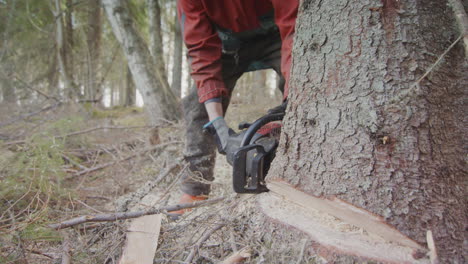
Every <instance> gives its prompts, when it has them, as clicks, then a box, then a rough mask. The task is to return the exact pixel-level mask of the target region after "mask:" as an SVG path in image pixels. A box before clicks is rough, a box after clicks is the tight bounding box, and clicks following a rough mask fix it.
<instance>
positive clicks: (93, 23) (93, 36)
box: [86, 0, 102, 100]
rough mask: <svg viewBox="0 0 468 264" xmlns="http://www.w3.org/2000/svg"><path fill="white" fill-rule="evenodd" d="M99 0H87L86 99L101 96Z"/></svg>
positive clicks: (94, 98)
mask: <svg viewBox="0 0 468 264" xmlns="http://www.w3.org/2000/svg"><path fill="white" fill-rule="evenodd" d="M101 27H102V22H101V0H89V1H88V32H87V34H86V42H87V44H88V56H89V59H88V62H89V64H88V79H87V85H86V94H87V99H88V100H96V99H98V98H99V97H101V95H102V94H101V91H100V87H98V85H99V81H98V80H99V58H100V55H101V31H102V29H101Z"/></svg>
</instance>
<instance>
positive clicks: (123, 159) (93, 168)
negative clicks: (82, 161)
mask: <svg viewBox="0 0 468 264" xmlns="http://www.w3.org/2000/svg"><path fill="white" fill-rule="evenodd" d="M179 143H182V141H171V142H168V143H164V144H159V145H156V146H152V147H149V148H146V149H144V150H142V151H140V152H138V153H135V154H132V155H130V156H128V157H125V158H122V159H119V160H114V161H111V162H107V163H104V164H101V165H99V166H96V167H92V168H88V169H86V170H81V171H79V172H77V173H75V174H73V176H81V175H85V174H88V173H91V172H94V171H98V170H102V169H104V168H107V167H109V166H112V165H115V164H117V163H120V162H124V161H127V160H130V159H133V158H136V157H138V156H141V155H143V154H145V153H147V152H150V151H153V150H156V149H158V148H163V147H166V146H169V145H172V144H179Z"/></svg>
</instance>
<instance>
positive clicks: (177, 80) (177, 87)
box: [171, 15, 183, 98]
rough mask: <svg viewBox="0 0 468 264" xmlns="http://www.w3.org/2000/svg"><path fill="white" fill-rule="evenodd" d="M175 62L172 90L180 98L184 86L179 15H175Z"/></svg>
mask: <svg viewBox="0 0 468 264" xmlns="http://www.w3.org/2000/svg"><path fill="white" fill-rule="evenodd" d="M174 17H175V21H174V62H173V65H172V84H171V88H172V92H173V93H174V94H175V96H177V97H178V98H180V94H181V89H182V88H181V86H182V51H183V45H182V33H181V32H180V24H179V20H178V18H177V15H175V16H174Z"/></svg>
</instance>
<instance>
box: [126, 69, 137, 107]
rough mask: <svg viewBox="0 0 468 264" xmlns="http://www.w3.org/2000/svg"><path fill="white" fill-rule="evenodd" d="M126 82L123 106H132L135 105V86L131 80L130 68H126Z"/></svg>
mask: <svg viewBox="0 0 468 264" xmlns="http://www.w3.org/2000/svg"><path fill="white" fill-rule="evenodd" d="M126 76H127V78H126V79H127V81H126V86H125V88H126V92H125V93H126V96H125V104H124V105H125V106H127V107H129V106H134V105H135V103H136V102H135V101H136V100H135V97H136V90H135V84H134V83H133V78H132V72H131V71H130V68H128V67H127V75H126Z"/></svg>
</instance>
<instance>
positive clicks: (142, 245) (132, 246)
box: [119, 214, 161, 264]
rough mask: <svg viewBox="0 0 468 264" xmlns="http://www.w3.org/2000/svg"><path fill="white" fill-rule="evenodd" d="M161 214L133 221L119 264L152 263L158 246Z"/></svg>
mask: <svg viewBox="0 0 468 264" xmlns="http://www.w3.org/2000/svg"><path fill="white" fill-rule="evenodd" d="M160 229H161V215H160V214H158V215H146V216H142V217H139V218H137V219H135V220H133V221H132V223H131V225H130V228H129V229H128V230H127V242H126V244H125V248H124V250H123V254H122V258H121V259H120V262H119V264H152V263H153V259H154V254H155V252H156V248H157V247H158V239H159V231H160Z"/></svg>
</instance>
